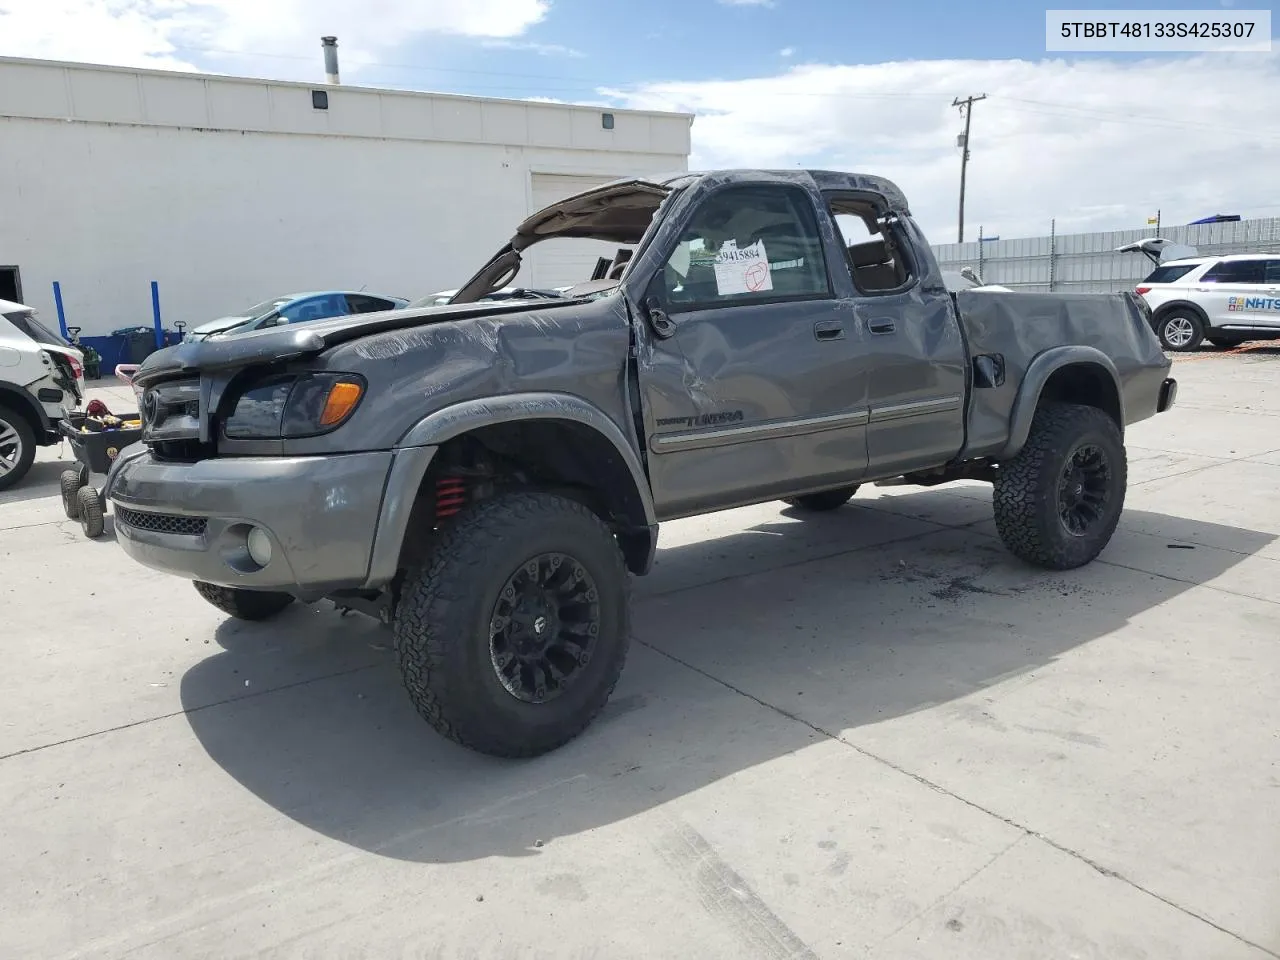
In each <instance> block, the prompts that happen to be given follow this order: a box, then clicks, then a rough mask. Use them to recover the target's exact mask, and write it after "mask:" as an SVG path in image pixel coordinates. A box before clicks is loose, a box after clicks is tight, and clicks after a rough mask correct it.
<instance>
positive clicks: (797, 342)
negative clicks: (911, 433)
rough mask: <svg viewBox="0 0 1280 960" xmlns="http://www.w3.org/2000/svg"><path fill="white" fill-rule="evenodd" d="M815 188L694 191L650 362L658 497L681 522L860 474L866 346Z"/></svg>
mask: <svg viewBox="0 0 1280 960" xmlns="http://www.w3.org/2000/svg"><path fill="white" fill-rule="evenodd" d="M815 199H816V197H815V195H812V194H811V193H810V192H809V191H808V190H807V189H805V188H804V187H801V186H799V185H796V184H784V183H759V182H756V183H743V184H731V185H729V186H721V187H718V188H713V189H711V190H710V191H708V192H707V193H706V194H704V195H703V196H702V198H701V199H700V200H694V201H693V203H694V206H693V210H692V212H691V214H689V217H688V220H687V225H686V226H685V228H684V230H683V231H682V232H681V233H680V234H679V236H678V239H677V240H675V241H674V249H672V250H670V251H664V253H665V254H666V256H665V266H664V267H662V268H661V269H659V270H658V272H657V273H656V274H655V275H654V277H653V278H652V279H651V281H650V282H649V286H648V288H647V292H646V297H645V301H646V307H647V309H649V310H650V311H651V312H652V311H659V312H661V313H662V314H664V315H665V316H666V317H667V318H668V319H669V321H670V324H669V327H668V331H669V334H670V335H669V336H666V337H665V338H661V337H657V336H655V335H653V333H652V331H649V336H650V341H649V343H647V344H646V345H644V346H642V347H641V348H640V350H639V351H638V353H639V358H638V368H639V383H640V388H641V391H642V393H643V400H644V403H643V408H644V424H645V434H646V436H645V442H646V446H647V448H648V463H649V472H650V478H651V483H652V487H653V493H654V502H655V506H656V508H657V511H658V514H659V518H660V519H671V518H674V517H678V516H687V515H691V514H696V513H702V512H705V511H708V510H714V509H721V508H725V507H731V506H735V505H738V504H745V503H752V502H760V501H763V500H768V499H772V498H774V497H776V496H781V495H784V494H791V493H798V492H802V491H803V490H816V489H820V488H823V487H835V486H841V485H845V484H852V483H856V482H857V481H858V480H859V479H860V478H861V477H862V475H863V473H864V472H865V469H866V464H867V421H868V408H867V389H868V367H867V354H866V351H865V349H864V345H863V342H862V337H861V336H860V334H859V331H858V330H857V329H856V328H855V326H854V323H853V319H854V318H853V308H852V300H851V296H852V290H851V286H850V284H849V281H848V271H847V270H845V271H844V276H843V277H841V275H840V271H839V269H838V268H839V267H840V265H841V264H842V261H838V260H837V261H833V260H832V258H831V257H830V255H829V253H830V251H829V245H828V244H826V243H824V241H823V235H824V233H826V234H828V235H830V234H831V233H832V231H831V229H830V228H829V227H830V224H829V221H828V224H827V226H828V229H827V230H825V231H824V230H823V229H821V228H820V226H819V224H820V223H821V222H822V218H825V217H826V216H827V214H826V211H825V208H820V207H819V206H818V205H817V203H816V202H815Z"/></svg>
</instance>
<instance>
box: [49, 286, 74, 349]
mask: <svg viewBox="0 0 1280 960" xmlns="http://www.w3.org/2000/svg"><path fill="white" fill-rule="evenodd" d="M53 305H54V306H55V307H57V308H58V329H59V330H61V331H62V336H63V338H64V339H67V340H70V339H71V334H69V333H67V313H66V311H65V310H63V309H62V284H60V283H59V282H58V281H57V280H55V281H53Z"/></svg>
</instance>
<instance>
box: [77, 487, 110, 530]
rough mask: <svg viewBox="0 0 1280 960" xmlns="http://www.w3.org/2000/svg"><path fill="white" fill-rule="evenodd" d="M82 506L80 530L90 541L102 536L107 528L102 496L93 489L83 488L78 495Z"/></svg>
mask: <svg viewBox="0 0 1280 960" xmlns="http://www.w3.org/2000/svg"><path fill="white" fill-rule="evenodd" d="M76 500H77V501H78V503H79V506H80V518H79V519H80V529H81V530H83V531H84V535H85V536H86V537H88V538H89V539H90V540H93V539H96V538H97V537H100V536H102V533H103V531H104V530H106V528H107V520H106V515H107V514H106V504H104V503H103V502H102V494H100V493H98V491H97V490H95V489H94V488H93V487H81V488H80V490H79V491H78V492H77V493H76Z"/></svg>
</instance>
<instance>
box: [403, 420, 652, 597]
mask: <svg viewBox="0 0 1280 960" xmlns="http://www.w3.org/2000/svg"><path fill="white" fill-rule="evenodd" d="M511 490H545V491H548V492H553V493H559V494H561V495H562V496H567V497H571V498H573V499H576V500H578V501H580V502H581V503H583V504H585V505H586V506H587V507H588V508H589V509H590V510H591V511H592V512H594V513H595V514H596V515H597V516H598V517H600V518H601V519H602V520H603V521H604V522H605V523H607V524H608V525H609V527H610V528H611V529H612V530H613V531H614V533H615V534H616V535H617V536H618V542H619V545H620V546H621V548H622V551H623V555H624V557H625V559H626V561H627V566H628V567H629V568H630V569H631V570H632V571H633V572H637V573H642V572H646V571H647V566H648V562H649V559H650V556H651V549H650V548H651V544H650V542H649V541H650V539H651V534H650V531H649V528H648V523H647V520H646V515H645V506H644V500H643V498H642V496H641V493H640V490H639V489H638V488H637V486H636V480H635V478H634V477H632V475H631V470H630V468H629V467H628V466H627V464H626V461H624V460H623V458H622V457H621V456H620V455H619V454H618V451H617V449H616V448H615V447H614V445H613V443H612V442H611V441H610V440H609V439H608V438H607V437H605V436H604V435H603V434H601V433H599V432H598V431H597V430H595V429H593V428H591V427H589V426H587V425H585V424H582V423H578V422H576V421H573V420H552V419H547V420H522V421H520V422H517V423H499V424H492V425H488V426H483V427H477V428H475V429H474V430H470V431H468V432H466V433H463V434H460V435H458V436H456V437H454V438H452V439H450V440H448V441H446V442H445V443H443V444H442V445H441V446H440V449H439V450H438V451H436V455H435V456H434V457H433V458H432V461H431V466H430V468H429V469H428V470H427V473H426V476H424V477H423V480H422V484H421V486H420V487H419V489H418V494H417V497H416V499H415V501H414V507H413V512H412V514H411V516H410V520H409V527H408V533H407V534H406V537H405V542H404V544H403V546H402V547H401V551H400V567H401V568H402V569H403V568H405V567H408V566H412V565H414V564H415V562H417V561H418V560H420V559H421V553H422V551H423V548H424V547H425V546H426V545H427V544H428V543H429V542H430V536H429V534H430V532H431V531H433V530H435V529H437V528H438V527H439V526H440V525H441V524H442V523H444V522H447V521H448V519H449V517H450V516H452V515H453V514H455V513H457V512H459V511H460V510H461V509H462V508H463V507H464V506H466V505H467V504H470V503H475V502H477V501H479V500H484V499H488V498H489V497H492V496H495V495H497V494H500V493H503V492H507V491H511Z"/></svg>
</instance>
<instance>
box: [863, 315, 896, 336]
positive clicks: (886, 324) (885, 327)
mask: <svg viewBox="0 0 1280 960" xmlns="http://www.w3.org/2000/svg"><path fill="white" fill-rule="evenodd" d="M867 329H868V330H870V331H871V332H872V333H893V331H894V330H896V329H897V327H896V326H895V325H894V323H893V321H892V320H890V319H888V318H887V317H880V318H877V319H875V320H868V321H867Z"/></svg>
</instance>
